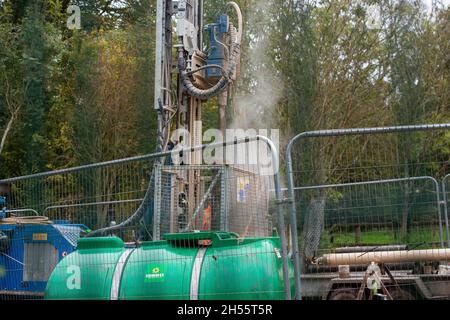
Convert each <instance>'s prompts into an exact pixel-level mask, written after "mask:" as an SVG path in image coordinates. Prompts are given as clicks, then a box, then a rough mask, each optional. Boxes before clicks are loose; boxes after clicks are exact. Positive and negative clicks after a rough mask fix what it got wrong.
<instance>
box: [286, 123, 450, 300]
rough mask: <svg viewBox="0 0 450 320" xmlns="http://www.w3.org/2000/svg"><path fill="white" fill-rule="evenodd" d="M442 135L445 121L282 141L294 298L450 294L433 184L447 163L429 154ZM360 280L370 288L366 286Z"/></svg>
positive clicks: (443, 226) (444, 226)
mask: <svg viewBox="0 0 450 320" xmlns="http://www.w3.org/2000/svg"><path fill="white" fill-rule="evenodd" d="M449 129H450V124H443V125H423V126H403V127H386V128H361V129H342V130H324V131H314V132H305V133H302V134H299V135H297V136H296V137H294V138H293V139H292V140H291V141H290V142H289V144H288V148H287V154H286V166H287V170H288V187H289V188H288V189H289V190H288V191H289V200H290V212H291V233H292V251H293V255H294V262H295V274H296V276H295V280H296V297H297V298H298V299H301V298H326V299H362V298H369V297H370V298H374V297H375V298H376V297H378V298H379V297H382V298H388V299H390V298H424V297H425V298H432V297H433V298H443V297H444V296H445V297H448V296H449V295H450V291H449V290H450V282H448V281H447V280H448V279H446V277H447V273H446V272H447V268H448V261H449V260H450V259H449V258H450V257H449V256H447V254H448V253H449V252H448V250H449V249H448V248H447V244H448V232H449V231H448V217H447V215H446V213H445V211H444V207H443V206H441V205H440V204H441V203H442V201H441V197H442V195H441V190H440V189H441V188H440V183H439V182H438V181H441V179H442V178H443V176H445V175H446V174H448V164H449V162H450V161H449V159H448V157H446V156H445V153H442V152H440V151H439V150H437V149H433V145H434V143H433V142H434V141H436V140H437V139H439V138H441V140H440V141H442V134H443V133H445V131H446V130H449ZM294 145H295V147H296V148H294ZM293 159H295V162H294V161H293ZM297 222H298V223H297ZM299 242H300V244H299ZM392 250H395V251H392ZM420 250H425V252H423V251H420ZM430 250H431V251H430ZM411 254H417V255H419V256H418V257H411V256H409V255H411ZM405 255H406V256H407V258H405V257H404V256H405ZM413 258H414V259H413ZM402 259H406V260H402ZM408 259H409V260H411V259H412V261H409V260H408ZM366 260H367V261H368V262H367V261H366ZM407 260H408V261H407ZM384 261H387V263H383V262H384ZM406 261H407V262H408V263H409V262H411V263H410V264H409V265H408V264H406V265H405V264H403V265H402V268H403V269H401V270H400V271H399V272H400V273H397V274H394V275H393V273H395V272H397V270H395V271H392V273H391V272H390V271H389V270H390V269H393V268H394V267H397V265H395V264H398V263H404V262H406ZM371 262H375V263H376V264H377V265H372V266H371ZM393 264H394V265H395V266H394V265H393ZM380 267H381V269H380ZM377 268H378V269H377ZM379 269H380V270H379ZM339 270H340V271H341V272H339ZM386 270H387V271H386ZM344 271H345V272H344ZM433 277H434V278H433ZM430 278H433V281H429V279H430ZM380 279H381V280H380ZM369 281H372V284H373V287H377V286H378V287H377V289H378V290H372V291H371V290H369V289H367V288H368V287H371V285H369V284H368V283H369ZM399 282H402V283H401V284H400V283H399ZM424 283H425V284H424ZM361 288H362V289H361ZM389 289H390V290H391V291H392V292H391V291H389Z"/></svg>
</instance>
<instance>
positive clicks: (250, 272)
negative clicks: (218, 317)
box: [45, 232, 293, 300]
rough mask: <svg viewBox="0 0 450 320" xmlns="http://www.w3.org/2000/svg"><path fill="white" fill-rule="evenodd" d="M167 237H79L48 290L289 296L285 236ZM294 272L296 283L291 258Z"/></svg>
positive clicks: (86, 295) (92, 295)
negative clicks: (138, 240)
mask: <svg viewBox="0 0 450 320" xmlns="http://www.w3.org/2000/svg"><path fill="white" fill-rule="evenodd" d="M164 238H165V240H164V241H155V242H145V243H143V244H142V245H140V246H139V247H137V248H126V247H125V246H124V243H123V242H122V240H120V239H119V238H115V237H109V238H84V239H80V241H79V243H78V249H77V251H75V252H73V253H71V254H70V255H68V256H67V257H66V258H65V259H63V260H62V261H61V262H60V263H59V264H58V265H57V267H56V268H55V270H54V271H53V273H52V275H51V276H50V279H49V281H48V283H47V288H46V291H45V298H46V299H112V300H118V299H120V300H140V299H146V300H150V299H157V300H165V299H169V300H178V299H182V300H197V299H198V300H208V299H220V300H240V299H248V300H258V299H264V300H271V299H284V287H283V275H282V260H281V252H280V240H279V238H277V237H271V238H246V239H239V238H238V237H236V235H234V234H232V233H224V232H199V233H181V234H168V235H165V237H164ZM290 277H291V279H290V280H291V283H293V281H292V277H293V275H292V268H291V266H290ZM291 290H292V292H293V288H292V289H291Z"/></svg>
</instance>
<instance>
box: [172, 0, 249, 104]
mask: <svg viewBox="0 0 450 320" xmlns="http://www.w3.org/2000/svg"><path fill="white" fill-rule="evenodd" d="M193 2H194V1H192V0H191V1H189V0H185V1H179V4H178V13H177V16H176V18H177V36H178V39H179V42H178V45H177V49H178V55H177V59H178V63H177V65H178V71H179V74H180V80H181V83H182V84H183V88H184V89H185V91H186V92H187V94H188V95H189V96H191V97H194V98H198V99H200V100H203V101H204V100H208V99H210V98H213V97H215V96H218V95H219V94H221V93H222V92H224V91H225V90H226V89H227V88H228V86H229V85H230V84H231V83H232V82H233V81H234V80H236V78H237V73H238V70H239V60H240V46H241V38H242V14H241V11H240V9H239V6H238V5H237V4H236V3H234V2H230V3H228V5H229V6H230V7H232V8H233V9H234V10H235V11H236V14H237V17H238V28H239V29H238V28H236V27H235V26H234V25H233V23H232V22H230V17H229V16H228V15H227V14H221V15H220V16H219V17H218V19H217V21H216V22H215V23H212V24H209V25H207V26H206V27H205V28H204V30H202V28H201V27H202V26H201V25H197V26H196V25H195V19H194V20H192V19H190V18H192V17H195V14H194V15H192V14H191V12H194V13H195V10H193V7H191V6H190V4H191V3H193ZM191 9H192V10H191ZM203 31H207V33H208V35H209V43H210V45H209V49H208V50H205V51H203V50H202V48H201V46H202V39H203V34H202V32H203ZM196 34H197V37H195V35H196Z"/></svg>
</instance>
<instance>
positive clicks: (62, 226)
mask: <svg viewBox="0 0 450 320" xmlns="http://www.w3.org/2000/svg"><path fill="white" fill-rule="evenodd" d="M9 214H11V213H10V212H9V211H8V210H7V209H6V199H5V198H4V197H0V300H2V299H8V298H11V297H15V298H17V297H21V298H39V297H41V296H43V291H44V289H45V286H46V284H47V280H48V278H49V276H50V274H51V272H52V271H53V269H54V267H55V266H56V264H57V263H58V262H59V261H60V260H61V259H62V258H64V257H65V256H66V255H67V254H69V253H71V252H73V251H74V250H75V249H76V245H77V242H78V239H79V238H80V235H81V234H82V233H83V232H86V231H88V229H87V228H86V227H85V226H83V225H78V224H70V223H69V222H68V221H50V220H48V218H46V217H39V216H29V217H15V216H13V215H12V214H11V215H10V216H8V215H9Z"/></svg>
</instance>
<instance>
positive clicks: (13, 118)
mask: <svg viewBox="0 0 450 320" xmlns="http://www.w3.org/2000/svg"><path fill="white" fill-rule="evenodd" d="M18 112H19V109H17V110H16V111H15V112H14V113H13V114H12V116H11V118H10V119H9V121H8V124H7V125H6V128H5V131H4V132H3V137H2V141H1V142H0V155H1V154H2V153H3V149H4V147H5V144H6V139H7V137H8V134H9V132H10V131H11V129H12V125H13V123H14V120H15V119H16V116H17V113H18Z"/></svg>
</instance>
